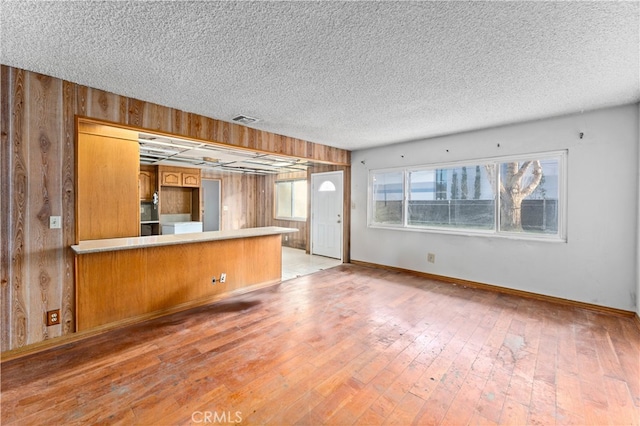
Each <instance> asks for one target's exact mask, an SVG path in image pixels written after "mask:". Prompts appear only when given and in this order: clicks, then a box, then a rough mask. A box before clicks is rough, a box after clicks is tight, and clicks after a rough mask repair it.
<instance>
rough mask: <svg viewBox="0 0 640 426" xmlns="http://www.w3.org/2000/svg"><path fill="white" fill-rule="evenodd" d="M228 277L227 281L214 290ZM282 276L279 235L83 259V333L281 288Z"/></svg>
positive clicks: (80, 281)
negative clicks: (262, 287) (245, 291)
mask: <svg viewBox="0 0 640 426" xmlns="http://www.w3.org/2000/svg"><path fill="white" fill-rule="evenodd" d="M223 272H224V273H226V274H227V277H226V281H225V282H224V283H221V282H216V283H215V284H212V278H213V277H216V278H217V279H219V277H220V274H221V273H223ZM281 274H282V251H281V249H280V236H279V235H269V236H263V237H252V238H242V239H233V240H223V241H210V242H203V243H193V244H177V245H170V246H160V247H148V248H144V249H136V250H121V251H111V252H99V253H90V254H83V255H79V256H78V284H77V285H78V290H77V294H78V296H77V298H78V311H77V312H78V315H77V324H78V330H79V331H82V330H88V329H92V328H94V327H99V326H105V325H107V324H110V323H117V322H121V321H124V320H129V319H132V318H142V317H145V316H148V315H153V314H154V313H156V312H159V311H163V310H170V309H173V308H176V307H179V306H181V305H185V304H192V303H194V302H198V301H201V300H202V301H207V300H211V298H212V297H214V296H216V295H220V294H231V293H233V292H234V291H236V290H239V289H242V288H244V287H249V286H254V285H259V284H268V283H275V282H278V281H279V280H280V277H281Z"/></svg>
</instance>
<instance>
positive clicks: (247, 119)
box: [232, 114, 260, 124]
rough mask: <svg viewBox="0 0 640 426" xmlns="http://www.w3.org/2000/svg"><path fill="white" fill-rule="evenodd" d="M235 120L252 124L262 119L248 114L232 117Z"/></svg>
mask: <svg viewBox="0 0 640 426" xmlns="http://www.w3.org/2000/svg"><path fill="white" fill-rule="evenodd" d="M232 120H233V121H235V122H236V123H241V124H251V123H255V122H257V121H260V119H258V118H253V117H249V116H248V115H242V114H241V115H236V116H235V117H233V118H232Z"/></svg>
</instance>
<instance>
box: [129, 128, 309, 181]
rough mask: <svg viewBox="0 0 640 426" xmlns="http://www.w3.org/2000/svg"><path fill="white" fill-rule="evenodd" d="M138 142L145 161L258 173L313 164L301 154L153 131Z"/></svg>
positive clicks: (278, 171) (143, 135)
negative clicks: (280, 153) (281, 153)
mask: <svg viewBox="0 0 640 426" xmlns="http://www.w3.org/2000/svg"><path fill="white" fill-rule="evenodd" d="M138 143H139V144H140V163H141V164H150V165H173V166H191V167H198V168H201V169H213V170H220V171H227V172H234V173H245V174H255V175H268V174H278V173H291V172H304V171H306V170H307V168H308V167H309V166H310V165H311V164H312V163H310V162H309V161H306V160H302V159H297V158H291V157H284V156H278V155H274V154H267V153H262V152H255V151H250V150H243V149H234V148H227V147H221V146H218V145H212V144H209V143H206V142H199V141H195V140H187V139H178V138H173V137H167V136H159V135H154V134H152V133H139V135H138Z"/></svg>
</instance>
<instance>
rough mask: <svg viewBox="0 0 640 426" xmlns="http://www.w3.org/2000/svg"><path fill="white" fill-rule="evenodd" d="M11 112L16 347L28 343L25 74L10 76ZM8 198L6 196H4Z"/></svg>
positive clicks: (13, 341)
mask: <svg viewBox="0 0 640 426" xmlns="http://www.w3.org/2000/svg"><path fill="white" fill-rule="evenodd" d="M12 77H13V78H12V83H13V88H12V97H13V98H12V102H11V109H12V113H13V118H14V122H13V123H12V126H11V134H10V138H11V139H12V142H13V143H11V141H10V144H11V150H12V152H11V158H10V160H9V161H10V164H11V170H10V174H9V176H10V179H11V181H10V182H11V183H10V186H11V189H10V191H9V194H8V195H9V197H10V202H11V230H10V238H11V277H10V286H11V304H12V306H11V347H12V348H19V347H22V346H24V345H25V344H26V343H27V314H28V310H27V305H26V301H27V300H28V297H27V287H26V280H25V278H26V277H25V276H26V273H27V271H26V270H25V268H24V265H25V259H24V257H25V232H26V231H27V227H28V224H27V223H26V214H27V213H26V208H27V198H28V194H27V185H28V176H27V167H26V163H25V146H24V141H23V119H24V114H25V111H24V103H25V93H24V92H25V87H24V85H25V81H24V78H25V71H22V70H17V71H16V72H14V73H13V75H12ZM7 198H8V197H7Z"/></svg>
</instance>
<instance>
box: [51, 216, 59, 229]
mask: <svg viewBox="0 0 640 426" xmlns="http://www.w3.org/2000/svg"><path fill="white" fill-rule="evenodd" d="M60 228H62V218H61V217H60V216H49V229H60Z"/></svg>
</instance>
